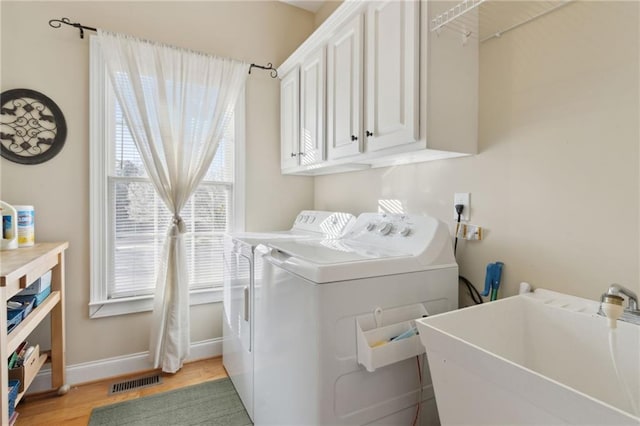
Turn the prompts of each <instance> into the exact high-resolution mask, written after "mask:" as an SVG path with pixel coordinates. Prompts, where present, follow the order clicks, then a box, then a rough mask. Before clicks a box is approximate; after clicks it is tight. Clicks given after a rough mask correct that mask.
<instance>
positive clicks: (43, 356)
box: [16, 354, 49, 405]
mask: <svg viewBox="0 0 640 426" xmlns="http://www.w3.org/2000/svg"><path fill="white" fill-rule="evenodd" d="M47 358H49V356H48V355H47V354H40V357H39V358H38V361H37V368H36V369H37V371H40V369H41V368H42V366H43V365H44V363H45V362H47ZM36 374H37V373H36ZM35 378H36V375H35V374H34V375H33V376H32V377H30V378H29V380H28V381H27V383H25V384H24V390H23V391H22V392H20V393H19V394H18V396H17V397H16V405H17V404H18V402H20V400H21V399H22V397H23V396H24V394H25V393H26V392H27V389H28V388H29V386H31V383H32V382H33V379H35Z"/></svg>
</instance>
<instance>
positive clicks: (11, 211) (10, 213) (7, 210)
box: [0, 201, 18, 250]
mask: <svg viewBox="0 0 640 426" xmlns="http://www.w3.org/2000/svg"><path fill="white" fill-rule="evenodd" d="M0 214H2V239H0V250H13V249H17V248H18V211H17V210H16V209H15V208H14V207H13V206H12V205H11V204H7V203H5V202H4V201H0Z"/></svg>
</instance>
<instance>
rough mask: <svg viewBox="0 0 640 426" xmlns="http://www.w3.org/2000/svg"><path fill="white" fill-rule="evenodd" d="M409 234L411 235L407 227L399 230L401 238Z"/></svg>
mask: <svg viewBox="0 0 640 426" xmlns="http://www.w3.org/2000/svg"><path fill="white" fill-rule="evenodd" d="M410 233H411V228H409V227H408V226H405V227H404V228H402V229H401V230H400V235H402V236H403V237H406V236H408V235H409V234H410Z"/></svg>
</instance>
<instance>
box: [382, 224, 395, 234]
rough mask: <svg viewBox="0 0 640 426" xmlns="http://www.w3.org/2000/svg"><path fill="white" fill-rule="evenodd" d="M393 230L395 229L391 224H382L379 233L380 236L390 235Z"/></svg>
mask: <svg viewBox="0 0 640 426" xmlns="http://www.w3.org/2000/svg"><path fill="white" fill-rule="evenodd" d="M392 229H393V225H392V224H390V223H389V222H386V223H381V224H380V227H379V228H378V232H379V233H380V235H388V234H389V232H391V230H392Z"/></svg>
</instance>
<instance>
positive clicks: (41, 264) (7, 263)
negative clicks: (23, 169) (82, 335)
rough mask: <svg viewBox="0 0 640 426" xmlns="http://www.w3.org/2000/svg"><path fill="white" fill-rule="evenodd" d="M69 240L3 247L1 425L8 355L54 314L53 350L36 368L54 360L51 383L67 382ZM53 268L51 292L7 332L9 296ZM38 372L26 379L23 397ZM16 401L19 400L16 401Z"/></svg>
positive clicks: (56, 386)
mask: <svg viewBox="0 0 640 426" xmlns="http://www.w3.org/2000/svg"><path fill="white" fill-rule="evenodd" d="M68 247H69V243H67V242H60V243H37V244H35V245H34V246H33V247H26V248H18V249H15V250H6V251H0V425H6V424H8V423H9V404H8V397H9V387H8V386H7V383H8V380H9V369H8V365H7V361H6V360H7V359H8V358H9V356H10V355H11V353H12V352H14V351H15V350H16V349H17V348H18V346H19V345H20V343H22V342H23V341H24V340H26V339H27V338H28V337H29V335H30V334H31V333H32V332H33V330H34V329H35V328H36V327H37V326H38V324H40V323H41V322H42V320H44V319H45V318H46V316H47V315H50V316H51V352H50V354H49V353H43V354H41V355H40V356H39V357H38V359H37V360H36V367H37V371H39V370H40V369H41V368H42V366H43V365H44V363H45V362H47V361H50V362H51V385H52V388H53V389H55V390H59V389H60V388H62V389H64V388H63V386H64V384H65V336H64V275H65V273H64V252H65V250H66V249H67V248H68ZM49 270H51V294H50V295H49V297H47V298H46V299H45V300H43V301H42V303H41V304H40V305H39V306H38V307H37V308H34V309H33V311H31V313H30V314H29V315H27V317H26V318H25V319H23V320H22V322H21V323H20V324H18V325H17V326H16V327H15V328H14V329H13V330H12V331H11V333H7V300H9V299H10V298H11V297H12V296H14V295H15V294H16V293H18V292H19V291H20V290H22V289H23V288H26V287H27V286H28V285H30V284H31V283H32V282H34V281H35V280H36V279H38V278H39V277H41V276H42V275H43V274H44V273H46V272H47V271H49ZM36 374H37V373H35V374H32V373H31V372H30V373H29V375H28V377H25V378H24V380H25V382H26V383H24V391H23V392H21V393H20V394H18V397H17V401H20V399H21V398H22V397H23V395H24V393H25V392H26V391H27V390H28V388H29V385H31V382H33V379H34V378H35V376H36ZM17 401H16V403H17Z"/></svg>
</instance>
